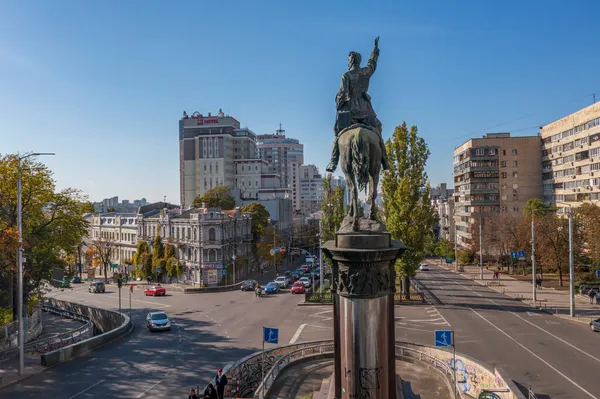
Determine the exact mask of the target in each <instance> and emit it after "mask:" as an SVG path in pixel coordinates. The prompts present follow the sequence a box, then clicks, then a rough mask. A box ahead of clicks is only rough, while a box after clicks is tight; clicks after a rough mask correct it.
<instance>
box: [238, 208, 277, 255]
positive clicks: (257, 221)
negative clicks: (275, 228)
mask: <svg viewBox="0 0 600 399" xmlns="http://www.w3.org/2000/svg"><path fill="white" fill-rule="evenodd" d="M240 211H241V212H243V213H249V214H250V216H251V217H252V248H251V250H252V258H253V259H254V260H258V259H259V255H258V245H259V243H260V242H261V239H262V236H263V234H264V233H265V229H266V228H267V226H268V225H269V217H270V216H271V215H270V214H269V211H267V208H265V206H264V205H263V204H261V203H260V202H251V203H249V204H248V205H246V206H244V207H242V208H241V209H240ZM240 264H243V263H241V262H240Z"/></svg>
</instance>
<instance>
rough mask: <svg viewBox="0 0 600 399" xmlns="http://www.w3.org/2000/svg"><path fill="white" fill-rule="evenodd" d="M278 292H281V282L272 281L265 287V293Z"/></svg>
mask: <svg viewBox="0 0 600 399" xmlns="http://www.w3.org/2000/svg"><path fill="white" fill-rule="evenodd" d="M278 292H279V284H278V283H276V282H274V281H271V282H270V283H269V284H267V286H266V287H265V294H277V293H278Z"/></svg>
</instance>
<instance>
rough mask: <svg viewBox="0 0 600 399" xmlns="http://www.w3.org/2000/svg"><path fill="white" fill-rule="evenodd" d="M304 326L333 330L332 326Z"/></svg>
mask: <svg viewBox="0 0 600 399" xmlns="http://www.w3.org/2000/svg"><path fill="white" fill-rule="evenodd" d="M306 327H313V328H322V329H323V330H333V327H326V326H317V325H314V324H307V325H306Z"/></svg>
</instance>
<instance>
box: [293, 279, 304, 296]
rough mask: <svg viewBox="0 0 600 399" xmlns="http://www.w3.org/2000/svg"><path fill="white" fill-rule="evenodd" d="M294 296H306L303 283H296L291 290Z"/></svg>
mask: <svg viewBox="0 0 600 399" xmlns="http://www.w3.org/2000/svg"><path fill="white" fill-rule="evenodd" d="M290 292H291V293H292V294H304V283H303V282H302V281H296V282H295V283H294V285H292V288H291V289H290Z"/></svg>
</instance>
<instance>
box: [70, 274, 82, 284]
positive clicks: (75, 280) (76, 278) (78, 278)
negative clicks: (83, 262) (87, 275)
mask: <svg viewBox="0 0 600 399" xmlns="http://www.w3.org/2000/svg"><path fill="white" fill-rule="evenodd" d="M71 283H73V284H81V283H83V281H81V277H77V276H75V277H73V278H72V279H71Z"/></svg>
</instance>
